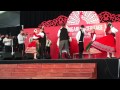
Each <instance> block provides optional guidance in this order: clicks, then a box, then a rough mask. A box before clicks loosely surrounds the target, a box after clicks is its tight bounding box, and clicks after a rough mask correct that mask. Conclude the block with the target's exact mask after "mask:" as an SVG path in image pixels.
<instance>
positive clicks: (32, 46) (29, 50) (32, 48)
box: [25, 40, 37, 53]
mask: <svg viewBox="0 0 120 90" xmlns="http://www.w3.org/2000/svg"><path fill="white" fill-rule="evenodd" d="M36 45H37V40H33V41H32V42H31V43H30V44H29V45H28V47H27V48H26V50H25V53H36V52H37V50H36Z"/></svg>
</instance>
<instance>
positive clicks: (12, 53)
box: [11, 38, 14, 55]
mask: <svg viewBox="0 0 120 90" xmlns="http://www.w3.org/2000/svg"><path fill="white" fill-rule="evenodd" d="M11 55H14V51H13V38H12V52H11Z"/></svg>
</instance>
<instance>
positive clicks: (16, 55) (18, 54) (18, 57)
mask: <svg viewBox="0 0 120 90" xmlns="http://www.w3.org/2000/svg"><path fill="white" fill-rule="evenodd" d="M13 58H14V59H15V60H16V59H22V54H21V53H20V52H15V53H14V55H13Z"/></svg>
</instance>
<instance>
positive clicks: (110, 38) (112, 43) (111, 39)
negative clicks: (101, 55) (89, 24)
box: [92, 22, 118, 58]
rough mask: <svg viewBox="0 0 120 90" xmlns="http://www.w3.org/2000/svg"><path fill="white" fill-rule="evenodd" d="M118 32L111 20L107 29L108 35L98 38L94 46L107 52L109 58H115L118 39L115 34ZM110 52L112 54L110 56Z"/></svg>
mask: <svg viewBox="0 0 120 90" xmlns="http://www.w3.org/2000/svg"><path fill="white" fill-rule="evenodd" d="M117 32H118V30H117V29H116V28H115V27H114V26H113V25H112V23H111V22H108V25H107V29H106V31H105V33H106V36H104V37H102V38H99V39H96V40H95V41H94V42H93V43H92V46H93V47H95V48H97V49H99V50H102V51H106V52H107V58H111V57H112V58H115V55H114V54H115V51H116V48H115V47H116V40H115V34H116V33H117ZM110 54H112V55H111V56H110Z"/></svg>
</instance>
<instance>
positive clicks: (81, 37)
mask: <svg viewBox="0 0 120 90" xmlns="http://www.w3.org/2000/svg"><path fill="white" fill-rule="evenodd" d="M80 32H81V36H80V39H79V41H83V38H84V33H83V32H82V30H80Z"/></svg>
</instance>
